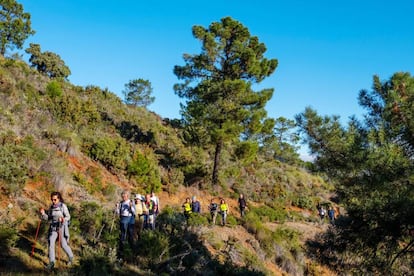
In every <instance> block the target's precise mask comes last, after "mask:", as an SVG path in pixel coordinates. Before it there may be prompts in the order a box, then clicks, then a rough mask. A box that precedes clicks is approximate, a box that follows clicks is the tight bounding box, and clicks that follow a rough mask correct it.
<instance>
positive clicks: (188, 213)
mask: <svg viewBox="0 0 414 276" xmlns="http://www.w3.org/2000/svg"><path fill="white" fill-rule="evenodd" d="M182 207H183V213H184V216H185V218H186V219H189V218H190V216H191V213H192V211H191V201H190V198H189V197H187V198H186V199H185V202H184V203H183V205H182Z"/></svg>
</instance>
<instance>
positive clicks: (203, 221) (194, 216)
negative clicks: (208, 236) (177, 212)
mask: <svg viewBox="0 0 414 276" xmlns="http://www.w3.org/2000/svg"><path fill="white" fill-rule="evenodd" d="M187 224H188V225H189V226H201V225H208V219H207V217H206V216H204V215H202V214H199V213H191V216H190V218H189V219H188V220H187Z"/></svg>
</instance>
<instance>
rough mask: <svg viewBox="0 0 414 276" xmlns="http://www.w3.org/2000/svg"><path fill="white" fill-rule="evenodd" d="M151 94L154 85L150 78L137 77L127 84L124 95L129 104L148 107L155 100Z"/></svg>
mask: <svg viewBox="0 0 414 276" xmlns="http://www.w3.org/2000/svg"><path fill="white" fill-rule="evenodd" d="M151 94H152V86H151V82H150V81H149V80H144V79H135V80H130V81H129V82H128V83H127V84H125V90H124V96H125V102H126V103H127V104H131V105H134V106H143V107H146V106H148V105H150V104H152V103H153V102H154V100H155V97H153V96H151Z"/></svg>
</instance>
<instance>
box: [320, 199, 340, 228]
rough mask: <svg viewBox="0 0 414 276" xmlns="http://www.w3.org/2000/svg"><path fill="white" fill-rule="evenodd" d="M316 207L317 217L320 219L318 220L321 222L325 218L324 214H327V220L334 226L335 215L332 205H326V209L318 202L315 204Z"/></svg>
mask: <svg viewBox="0 0 414 276" xmlns="http://www.w3.org/2000/svg"><path fill="white" fill-rule="evenodd" d="M316 209H317V210H318V215H319V218H320V219H321V220H320V222H321V223H323V222H324V220H325V217H326V215H327V216H328V219H329V222H330V224H331V225H332V226H335V217H336V212H335V210H334V208H333V207H332V206H329V207H328V210H326V208H325V207H324V206H323V205H320V204H318V205H317V206H316Z"/></svg>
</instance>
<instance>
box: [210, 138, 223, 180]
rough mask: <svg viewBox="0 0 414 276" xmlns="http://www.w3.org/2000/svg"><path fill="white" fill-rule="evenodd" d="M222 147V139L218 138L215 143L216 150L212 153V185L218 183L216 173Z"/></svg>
mask: <svg viewBox="0 0 414 276" xmlns="http://www.w3.org/2000/svg"><path fill="white" fill-rule="evenodd" d="M222 148H223V139H220V140H219V141H218V142H217V144H216V152H215V154H214V168H213V177H212V181H213V186H216V185H217V184H218V177H219V176H218V173H219V168H220V156H221V149H222Z"/></svg>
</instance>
